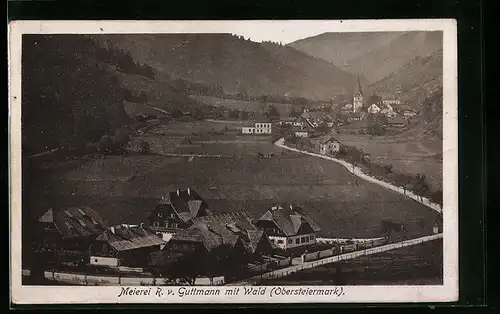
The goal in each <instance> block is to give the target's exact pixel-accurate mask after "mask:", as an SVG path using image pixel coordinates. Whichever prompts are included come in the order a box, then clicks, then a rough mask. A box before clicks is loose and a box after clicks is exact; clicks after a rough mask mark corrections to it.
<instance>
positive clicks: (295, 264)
mask: <svg viewBox="0 0 500 314" xmlns="http://www.w3.org/2000/svg"><path fill="white" fill-rule="evenodd" d="M442 238H443V234H442V233H438V234H433V235H430V236H425V237H421V238H416V239H411V240H405V241H402V242H398V243H391V244H386V245H382V246H377V247H373V248H369V249H364V250H360V251H355V252H350V253H345V254H340V255H336V256H332V257H327V258H323V259H320V260H316V261H310V262H305V263H302V262H301V261H300V260H299V259H298V258H294V259H293V260H292V266H290V267H287V268H282V269H277V270H274V271H271V272H267V273H264V274H261V275H258V276H254V277H251V278H248V279H245V280H242V281H239V282H235V283H229V285H235V286H244V285H252V284H257V283H259V282H261V281H262V280H263V279H276V278H281V277H285V276H288V275H290V274H293V273H296V272H299V271H302V270H306V269H311V268H314V267H318V266H322V265H326V264H332V263H337V262H340V261H346V260H351V259H355V258H358V257H361V256H367V255H373V254H378V253H382V252H386V251H390V250H395V249H399V248H403V247H408V246H412V245H417V244H421V243H424V242H429V241H434V240H437V239H442Z"/></svg>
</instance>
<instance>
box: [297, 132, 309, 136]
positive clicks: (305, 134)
mask: <svg viewBox="0 0 500 314" xmlns="http://www.w3.org/2000/svg"><path fill="white" fill-rule="evenodd" d="M295 136H297V137H307V136H308V134H307V132H301V131H297V132H295Z"/></svg>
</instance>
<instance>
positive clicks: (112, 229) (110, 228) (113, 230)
mask: <svg viewBox="0 0 500 314" xmlns="http://www.w3.org/2000/svg"><path fill="white" fill-rule="evenodd" d="M109 230H111V233H112V234H115V227H114V226H113V227H109Z"/></svg>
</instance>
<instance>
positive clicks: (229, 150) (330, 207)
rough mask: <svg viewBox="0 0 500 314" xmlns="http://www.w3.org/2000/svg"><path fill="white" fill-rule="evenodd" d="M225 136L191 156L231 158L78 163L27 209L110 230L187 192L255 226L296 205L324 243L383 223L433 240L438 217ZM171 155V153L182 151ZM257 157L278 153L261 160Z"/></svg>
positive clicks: (335, 173)
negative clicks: (274, 210)
mask: <svg viewBox="0 0 500 314" xmlns="http://www.w3.org/2000/svg"><path fill="white" fill-rule="evenodd" d="M214 123H215V122H211V123H207V125H204V124H203V123H201V125H198V124H197V123H193V124H189V125H188V126H186V125H178V126H172V128H169V127H167V126H165V127H164V128H165V129H164V131H165V130H166V129H169V130H170V131H171V132H173V133H176V134H180V133H182V132H180V131H181V130H184V132H185V133H186V134H192V133H193V132H195V133H201V131H202V130H204V128H208V129H209V130H211V129H212V127H214ZM205 136H207V135H206V134H205ZM227 136H228V137H229V139H226V140H224V137H225V136H224V135H215V138H217V140H221V141H226V142H225V143H224V144H218V143H217V142H216V141H217V140H214V138H210V141H213V142H212V143H211V144H207V143H206V144H205V146H200V147H201V148H200V147H196V146H190V149H192V150H193V151H195V152H196V153H198V154H207V152H206V151H205V149H204V148H203V147H213V148H212V149H213V150H221V151H222V152H225V154H228V155H230V156H229V157H189V156H187V157H172V156H162V155H154V154H152V155H130V156H128V157H121V156H107V157H106V158H104V159H90V160H82V161H81V162H80V163H79V164H78V165H77V166H76V167H74V168H73V169H70V170H64V171H59V172H54V173H53V174H52V176H47V178H43V180H42V181H43V182H41V184H40V187H39V190H37V195H39V196H38V197H34V198H33V199H32V200H31V201H30V203H31V206H32V207H36V208H34V209H33V210H34V211H37V212H39V213H41V212H42V211H43V209H44V208H47V207H50V206H69V205H75V206H78V205H82V204H85V205H89V206H92V207H94V208H95V209H96V210H98V211H99V212H100V213H101V215H102V216H103V218H104V219H105V220H107V221H108V223H110V224H117V223H140V222H141V221H143V220H144V219H145V217H146V216H147V215H148V213H149V211H151V210H152V209H153V206H154V204H155V203H156V202H157V201H158V200H159V199H160V197H161V196H162V195H163V194H165V193H167V192H169V191H172V190H176V189H178V188H187V187H191V188H194V189H196V190H197V191H198V192H199V194H201V195H202V197H204V198H205V199H206V200H207V202H208V203H209V205H210V206H211V208H212V209H213V211H214V212H223V211H224V212H228V211H239V210H246V211H248V212H249V213H250V215H252V216H253V217H254V218H256V219H257V218H259V217H260V215H262V214H263V213H264V212H265V211H266V210H267V209H269V208H270V206H271V205H272V204H276V203H296V204H300V205H302V206H303V207H304V210H305V211H306V212H308V213H309V214H310V215H311V217H312V218H313V219H314V220H315V221H316V222H317V223H318V224H319V225H320V226H321V228H322V229H323V230H322V231H321V232H320V236H324V237H363V238H364V237H373V236H379V235H380V234H381V220H382V219H392V220H394V221H402V222H404V223H405V225H406V231H405V236H407V237H414V236H420V235H426V234H431V233H432V226H433V224H434V222H435V219H436V215H437V214H436V213H435V212H433V211H432V210H431V209H429V208H427V207H425V206H423V205H421V204H419V203H417V202H415V201H413V200H411V199H407V198H405V197H403V196H401V195H399V194H397V193H395V192H392V191H388V190H386V189H384V188H382V187H380V186H377V185H375V184H372V183H368V182H365V181H362V180H360V179H357V178H356V177H353V176H352V175H351V174H350V173H349V172H347V171H346V170H345V169H344V168H343V167H342V166H340V165H338V164H336V163H333V162H331V161H328V160H323V159H319V158H315V157H312V156H306V155H302V154H296V153H289V152H288V153H286V155H284V156H282V155H281V151H280V149H279V148H277V147H275V146H274V145H273V144H272V142H271V141H270V140H268V139H266V138H265V137H252V136H250V137H248V138H246V140H245V141H244V142H240V143H238V144H235V143H236V142H235V140H234V136H238V135H235V134H228V135H227ZM151 138H153V136H151ZM170 140H171V138H170V136H167V135H165V136H156V138H155V139H154V141H157V142H158V143H161V142H162V141H167V142H168V141H170ZM158 145H159V144H158ZM174 148H175V150H174V151H173V152H179V151H185V150H186V149H187V148H186V147H183V146H182V145H181V146H176V147H174ZM164 149H165V150H166V148H164ZM154 150H156V148H155V149H154ZM255 151H259V152H265V151H276V152H277V153H278V152H279V154H277V155H274V156H273V157H271V158H267V159H266V158H264V159H260V158H257V156H256V155H255V154H254V153H255Z"/></svg>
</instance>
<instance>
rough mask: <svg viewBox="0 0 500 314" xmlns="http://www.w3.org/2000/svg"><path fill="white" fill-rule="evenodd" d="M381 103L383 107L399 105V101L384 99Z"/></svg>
mask: <svg viewBox="0 0 500 314" xmlns="http://www.w3.org/2000/svg"><path fill="white" fill-rule="evenodd" d="M382 103H383V104H384V105H400V104H401V101H400V100H399V99H384V100H382Z"/></svg>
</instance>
